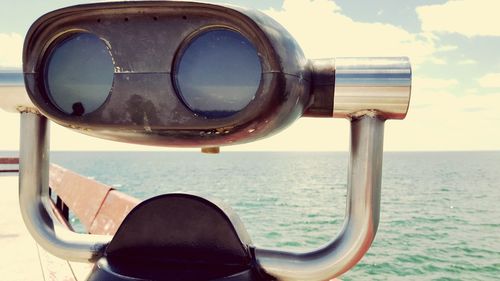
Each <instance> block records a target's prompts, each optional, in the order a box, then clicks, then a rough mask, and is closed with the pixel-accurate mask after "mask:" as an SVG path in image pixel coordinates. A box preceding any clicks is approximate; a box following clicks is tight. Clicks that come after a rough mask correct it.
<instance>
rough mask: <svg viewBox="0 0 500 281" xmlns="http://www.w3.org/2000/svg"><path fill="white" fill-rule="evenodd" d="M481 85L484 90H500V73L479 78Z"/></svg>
mask: <svg viewBox="0 0 500 281" xmlns="http://www.w3.org/2000/svg"><path fill="white" fill-rule="evenodd" d="M478 82H479V85H480V86H481V87H483V88H500V73H489V74H486V75H485V76H483V77H481V78H479V80H478Z"/></svg>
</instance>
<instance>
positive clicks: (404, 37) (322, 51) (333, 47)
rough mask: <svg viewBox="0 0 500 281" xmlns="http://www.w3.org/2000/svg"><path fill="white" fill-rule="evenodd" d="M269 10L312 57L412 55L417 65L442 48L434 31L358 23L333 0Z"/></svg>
mask: <svg viewBox="0 0 500 281" xmlns="http://www.w3.org/2000/svg"><path fill="white" fill-rule="evenodd" d="M266 13H267V14H268V15H270V16H271V17H273V18H274V19H276V20H277V21H278V22H280V23H281V24H282V25H283V26H285V28H286V29H287V30H288V31H289V32H290V33H291V34H292V35H293V36H294V37H295V38H296V39H297V41H298V42H299V44H300V45H301V47H302V48H303V50H304V52H305V53H306V55H307V57H308V58H327V57H340V56H409V57H410V59H411V60H412V63H414V65H415V64H418V63H421V62H423V61H426V60H432V55H433V54H434V53H435V52H436V51H438V50H439V48H438V46H436V44H435V42H436V38H435V37H434V36H433V35H432V34H430V33H420V34H412V33H409V32H408V31H406V30H404V29H402V28H400V27H396V26H393V25H390V24H384V23H364V22H356V21H354V20H352V19H351V18H349V17H347V16H345V15H343V14H342V13H341V10H340V8H339V7H338V6H337V5H336V4H335V3H334V2H333V1H328V0H315V1H310V0H285V1H284V3H283V7H282V8H281V9H280V10H275V9H270V10H267V11H266ZM446 48H448V49H450V48H452V47H450V46H447V47H446Z"/></svg>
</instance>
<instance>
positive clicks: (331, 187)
mask: <svg viewBox="0 0 500 281" xmlns="http://www.w3.org/2000/svg"><path fill="white" fill-rule="evenodd" d="M347 160H348V155H347V153H323V152H314V153H309V152H291V153H285V152H283V153H282V152H222V153H221V154H219V155H205V154H201V153H195V152H192V153H190V152H134V153H124V152H52V153H51V161H52V162H55V163H57V164H59V165H62V166H64V167H66V168H69V169H72V170H74V171H76V172H78V173H81V174H83V175H86V176H89V177H92V178H94V179H96V180H98V181H101V182H103V183H107V184H109V185H112V186H114V187H115V188H117V189H118V190H121V191H123V192H125V193H128V194H131V195H133V196H135V197H138V198H141V199H146V198H150V197H152V196H155V195H158V194H163V193H169V192H176V191H182V192H193V193H196V194H202V195H208V196H211V197H217V198H220V199H223V200H224V201H225V202H227V203H228V204H229V205H231V206H232V207H233V209H235V210H236V212H237V213H238V214H239V216H240V217H241V219H242V220H243V222H244V224H245V226H246V228H247V230H248V232H249V233H250V236H251V237H252V240H253V242H254V244H256V245H258V246H260V247H268V248H279V249H287V250H291V251H307V250H311V249H314V248H317V247H319V246H320V245H322V244H325V243H327V242H328V241H329V240H330V239H332V238H333V237H335V236H336V235H337V233H338V231H339V230H340V228H341V226H342V222H343V217H344V209H345V197H346V179H347ZM381 212H382V213H381V217H380V225H379V230H378V233H377V236H376V238H375V241H374V243H373V245H372V247H371V249H370V250H369V251H368V253H367V255H366V256H365V257H364V258H363V259H362V260H361V262H360V263H359V264H358V265H356V266H355V267H354V268H353V269H352V270H351V271H350V272H348V273H346V274H345V275H343V276H342V277H341V279H342V280H500V152H424V153H422V152H415V153H400V152H397V153H396V152H394V153H391V152H389V153H385V154H384V169H383V180H382V202H381Z"/></svg>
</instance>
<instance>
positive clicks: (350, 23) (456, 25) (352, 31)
mask: <svg viewBox="0 0 500 281" xmlns="http://www.w3.org/2000/svg"><path fill="white" fill-rule="evenodd" d="M206 2H216V3H217V2H219V3H221V2H227V3H232V4H236V5H239V6H246V7H251V8H255V9H260V10H262V11H264V12H265V13H267V14H268V15H270V16H272V17H273V18H275V19H276V20H278V21H279V22H280V23H281V24H283V25H284V26H285V27H286V28H287V29H288V30H289V31H290V33H291V34H292V35H294V36H295V38H296V39H297V41H298V42H299V44H300V45H301V46H302V48H303V50H304V52H305V53H306V55H307V56H308V57H309V58H330V57H341V56H408V57H410V59H411V62H412V66H413V86H412V101H411V107H410V111H409V114H408V116H407V118H406V119H405V120H403V121H388V122H387V125H386V137H385V141H386V142H385V148H386V150H397V151H401V150H404V151H422V150H432V151H435V150H498V149H500V17H499V16H498V11H499V10H500V1H498V0H456V1H446V0H406V1H397V0H379V1H371V0H336V1H328V0H315V1H310V0H285V1H282V0H271V1H269V0H268V1H252V0H226V1H206ZM0 3H1V7H3V8H2V10H0V69H9V68H20V66H21V51H22V50H21V49H22V42H23V38H24V35H25V34H26V31H27V30H28V28H29V26H30V24H31V23H32V22H33V21H34V20H35V19H36V18H37V17H39V16H40V15H42V14H43V13H46V12H48V11H51V10H53V9H56V8H59V7H64V6H68V5H73V4H77V3H83V1H71V0H58V1H35V0H30V1H22V2H21V1H14V2H13V1H6V0H0ZM0 120H1V121H0V124H1V125H2V131H3V133H2V137H1V138H0V150H16V149H17V147H18V142H19V138H18V122H19V121H18V116H17V115H16V114H8V113H4V112H1V111H0ZM348 128H349V126H348V122H347V121H345V120H333V119H309V118H307V119H306V118H303V119H301V120H300V121H298V122H296V124H294V125H293V126H292V127H290V128H289V129H287V130H286V131H284V132H282V133H280V134H278V135H277V136H274V137H272V138H269V139H266V140H264V141H260V142H256V143H253V144H248V145H241V146H236V147H232V148H227V149H223V150H326V151H332V150H347V149H348ZM52 149H54V150H81V149H87V150H88V149H90V150H96V149H103V150H109V149H120V150H124V149H125V150H126V149H133V150H137V149H139V150H145V149H149V148H147V147H140V146H131V145H126V144H119V145H117V144H114V143H110V142H107V141H103V140H97V139H92V138H88V137H85V136H81V135H79V134H76V133H73V132H70V131H68V130H67V129H63V128H60V127H59V126H57V125H53V126H52ZM154 149H157V148H154Z"/></svg>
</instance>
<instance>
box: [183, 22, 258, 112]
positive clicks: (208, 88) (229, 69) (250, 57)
mask: <svg viewBox="0 0 500 281" xmlns="http://www.w3.org/2000/svg"><path fill="white" fill-rule="evenodd" d="M261 75H262V68H261V64H260V59H259V56H258V54H257V50H256V49H255V47H254V46H253V44H252V43H251V42H250V41H248V39H246V38H245V37H244V36H243V35H241V34H240V33H238V32H235V31H232V30H228V29H218V30H210V31H207V32H205V33H203V34H201V35H199V36H197V37H195V38H194V39H193V40H192V41H191V42H190V43H189V45H188V46H187V48H186V49H185V50H184V53H183V54H182V56H181V58H180V61H179V64H178V69H177V71H176V76H175V79H176V84H177V85H176V86H177V90H178V92H179V94H180V96H181V98H182V99H183V101H184V103H185V104H186V105H187V106H188V107H189V108H190V109H191V110H192V111H193V112H195V113H198V114H200V115H203V116H206V117H209V118H223V117H228V116H231V115H233V114H235V113H237V112H239V111H240V110H242V109H243V108H244V107H246V106H247V105H248V104H249V103H250V101H252V99H253V98H254V97H255V94H256V92H257V90H258V88H259V85H260V79H261Z"/></svg>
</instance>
